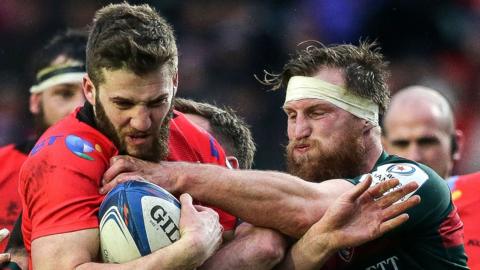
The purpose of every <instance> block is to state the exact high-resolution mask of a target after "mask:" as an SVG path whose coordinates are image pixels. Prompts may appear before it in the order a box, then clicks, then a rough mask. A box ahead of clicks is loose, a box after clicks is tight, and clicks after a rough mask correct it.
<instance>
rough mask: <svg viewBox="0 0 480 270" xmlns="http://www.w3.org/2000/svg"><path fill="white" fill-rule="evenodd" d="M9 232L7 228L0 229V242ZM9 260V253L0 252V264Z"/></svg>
mask: <svg viewBox="0 0 480 270" xmlns="http://www.w3.org/2000/svg"><path fill="white" fill-rule="evenodd" d="M9 233H10V232H9V231H8V230H7V229H1V230H0V242H2V241H3V240H4V239H5V238H7V236H8V234H9ZM9 261H10V254H9V253H0V265H1V264H3V263H6V262H9Z"/></svg>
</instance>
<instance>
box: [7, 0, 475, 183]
mask: <svg viewBox="0 0 480 270" xmlns="http://www.w3.org/2000/svg"><path fill="white" fill-rule="evenodd" d="M109 2H115V1H103V0H82V1H80V0H64V1H58V0H23V1H18V0H1V2H0V37H1V42H0V145H3V144H6V143H9V142H12V141H14V140H15V139H16V138H22V137H25V136H28V134H29V133H30V132H32V129H33V125H32V117H31V116H30V114H29V112H28V96H29V92H28V89H29V87H30V86H31V84H32V82H33V79H34V74H33V71H32V67H31V65H32V61H33V59H34V57H35V53H36V52H37V51H38V49H39V46H41V45H42V44H44V43H45V42H46V41H47V40H48V39H50V38H51V37H52V35H53V34H55V33H58V32H60V31H62V30H64V29H65V28H67V27H71V28H85V27H86V26H87V24H88V23H89V22H91V19H92V16H93V14H94V12H95V11H96V10H97V9H98V8H99V7H101V6H103V5H105V4H107V3H109ZM117 2H119V1H117ZM128 2H129V3H132V4H135V3H145V2H147V3H150V5H152V6H155V7H156V8H157V10H159V11H160V13H161V14H163V15H164V16H166V17H167V18H168V19H169V21H170V23H172V24H173V27H174V29H175V31H176V35H177V38H178V45H179V51H180V60H179V68H180V87H179V94H178V96H181V97H187V98H194V99H196V100H199V101H206V102H210V103H215V104H217V105H228V106H231V107H232V108H234V109H235V110H236V111H237V112H238V114H239V115H241V116H242V117H243V118H245V120H246V121H247V123H249V124H250V125H251V127H252V131H253V135H254V138H255V141H256V143H257V145H258V152H257V155H256V158H255V165H254V167H255V168H258V169H283V167H284V164H283V147H281V146H282V145H284V144H285V142H286V134H285V130H286V129H285V128H284V127H285V125H286V121H285V116H284V114H283V112H282V110H281V108H280V107H281V104H283V98H284V92H283V91H278V92H272V91H268V89H267V88H265V87H264V86H262V85H261V84H259V83H258V82H257V81H256V79H255V76H254V75H257V76H262V74H263V70H268V71H270V72H278V71H280V70H281V68H282V64H283V63H285V61H286V59H287V58H288V56H289V53H292V52H293V51H295V49H296V47H297V45H298V44H299V43H300V42H301V41H304V40H312V39H314V40H319V41H321V42H323V43H325V44H331V43H343V42H349V43H355V44H356V43H358V41H359V40H360V39H369V40H377V41H378V43H379V45H380V46H381V47H382V51H383V53H384V54H385V56H386V59H387V60H388V61H389V62H390V71H391V72H392V75H391V77H390V79H389V84H390V89H391V92H392V94H393V93H395V91H396V90H398V89H401V88H402V87H405V86H408V85H411V84H421V85H425V86H429V87H432V88H434V89H437V90H439V91H441V92H442V93H443V94H445V95H446V96H447V98H448V99H449V100H450V101H451V103H452V104H453V107H454V110H455V114H456V119H457V126H458V127H459V128H460V129H461V130H463V132H464V134H465V137H466V140H467V141H466V145H465V147H464V149H463V157H462V159H461V162H460V163H459V164H457V166H456V168H455V171H454V174H465V173H470V172H474V171H478V170H479V169H480V153H479V151H480V140H477V139H476V138H480V114H479V113H480V92H479V91H478V89H479V88H480V76H478V74H480V27H479V26H480V0H449V1H447V0H444V1H440V0H437V1H435V0H296V1H295V0H276V1H253V0H250V1H249V0H235V1H228V0H202V1H198V0H197V1H194V0H189V1H175V0H151V1H145V0H142V1H132V0H130V1H128Z"/></svg>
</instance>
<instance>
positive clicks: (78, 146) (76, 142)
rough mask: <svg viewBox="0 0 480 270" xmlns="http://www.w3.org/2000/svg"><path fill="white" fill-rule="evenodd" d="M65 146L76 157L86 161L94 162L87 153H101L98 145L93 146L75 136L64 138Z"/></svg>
mask: <svg viewBox="0 0 480 270" xmlns="http://www.w3.org/2000/svg"><path fill="white" fill-rule="evenodd" d="M65 145H66V146H67V148H68V150H70V151H71V152H72V153H74V154H75V155H76V156H78V157H81V158H83V159H86V160H94V158H93V157H92V156H91V155H89V154H88V153H91V152H93V151H98V152H101V147H100V145H98V144H95V145H93V144H92V143H91V142H89V141H87V140H85V139H82V138H80V137H78V136H75V135H68V136H67V137H66V138H65Z"/></svg>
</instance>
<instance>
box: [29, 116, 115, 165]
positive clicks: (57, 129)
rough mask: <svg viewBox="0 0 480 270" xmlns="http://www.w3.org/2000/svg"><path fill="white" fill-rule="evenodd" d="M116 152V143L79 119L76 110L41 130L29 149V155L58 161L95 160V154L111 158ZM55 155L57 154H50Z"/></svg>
mask: <svg viewBox="0 0 480 270" xmlns="http://www.w3.org/2000/svg"><path fill="white" fill-rule="evenodd" d="M115 152H116V148H115V146H114V145H113V143H112V142H111V141H110V140H109V139H108V138H107V137H106V136H104V135H103V134H102V133H101V132H100V131H98V130H97V129H95V128H94V127H92V126H90V125H88V124H86V123H84V122H82V121H80V120H79V119H77V117H76V112H74V113H72V114H70V115H68V116H67V117H65V118H64V119H62V120H60V121H59V122H58V123H56V124H55V125H53V126H52V127H50V128H49V129H47V130H46V131H45V133H43V134H42V136H41V137H40V138H39V139H38V141H37V142H36V143H35V146H34V147H33V148H32V150H31V151H30V154H29V159H30V157H34V156H43V157H45V156H48V157H49V160H59V162H65V160H68V161H72V162H75V158H78V157H80V158H83V159H86V160H94V159H95V157H97V158H101V159H103V160H105V159H107V160H108V159H109V158H110V156H112V155H114V153H115ZM52 153H53V155H52ZM72 154H73V155H72ZM52 156H54V157H55V158H51V157H52Z"/></svg>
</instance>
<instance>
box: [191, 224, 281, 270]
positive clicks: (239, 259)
mask: <svg viewBox="0 0 480 270" xmlns="http://www.w3.org/2000/svg"><path fill="white" fill-rule="evenodd" d="M286 248H287V241H286V238H285V236H283V235H282V234H280V233H278V232H276V231H273V230H271V229H266V228H259V227H255V226H252V225H250V224H248V223H245V222H243V223H242V224H240V225H239V226H238V227H237V229H236V230H235V238H234V239H233V240H232V241H230V242H228V243H226V244H225V245H223V246H222V247H221V248H220V249H219V250H218V251H217V252H216V253H215V254H214V255H213V256H212V257H210V258H209V259H208V260H207V261H206V262H205V264H204V265H202V267H200V268H199V269H202V270H204V269H238V270H242V269H245V270H247V269H258V270H262V269H272V268H273V267H274V266H275V265H276V264H278V263H279V262H280V261H281V260H282V259H283V257H284V254H285V251H286Z"/></svg>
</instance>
